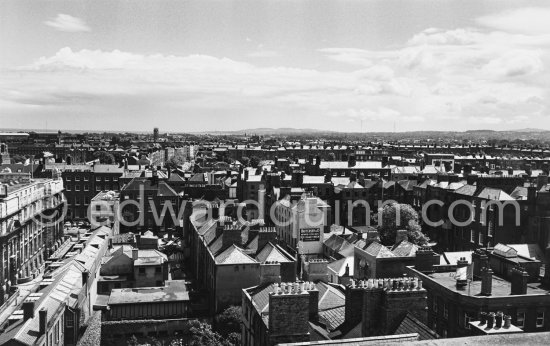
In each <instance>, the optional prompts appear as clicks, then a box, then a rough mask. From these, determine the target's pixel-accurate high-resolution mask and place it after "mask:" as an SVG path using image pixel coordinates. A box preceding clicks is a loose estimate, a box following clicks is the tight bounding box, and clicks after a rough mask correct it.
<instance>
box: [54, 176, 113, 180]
mask: <svg viewBox="0 0 550 346" xmlns="http://www.w3.org/2000/svg"><path fill="white" fill-rule="evenodd" d="M82 180H83V181H90V178H89V177H88V176H84V177H82ZM65 181H73V178H72V177H71V176H66V177H65ZM74 181H80V176H78V175H75V177H74ZM95 181H118V177H95Z"/></svg>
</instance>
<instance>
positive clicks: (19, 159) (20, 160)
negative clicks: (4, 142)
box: [11, 154, 27, 163]
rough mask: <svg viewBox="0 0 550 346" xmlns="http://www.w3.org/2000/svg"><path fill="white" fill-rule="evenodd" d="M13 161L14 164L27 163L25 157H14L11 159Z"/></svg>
mask: <svg viewBox="0 0 550 346" xmlns="http://www.w3.org/2000/svg"><path fill="white" fill-rule="evenodd" d="M11 160H12V161H13V163H25V161H27V158H26V157H25V156H23V155H17V154H16V155H13V156H12V157H11Z"/></svg>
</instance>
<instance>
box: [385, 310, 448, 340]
mask: <svg viewBox="0 0 550 346" xmlns="http://www.w3.org/2000/svg"><path fill="white" fill-rule="evenodd" d="M413 333H417V334H418V340H432V339H437V338H438V335H437V333H435V332H434V331H433V330H431V329H430V328H428V327H427V326H426V325H425V324H424V323H422V322H420V321H419V320H418V319H417V318H416V317H414V316H413V315H412V314H411V313H407V315H405V317H404V318H403V320H402V321H401V323H399V325H398V326H397V328H396V329H395V331H394V332H393V335H399V334H413Z"/></svg>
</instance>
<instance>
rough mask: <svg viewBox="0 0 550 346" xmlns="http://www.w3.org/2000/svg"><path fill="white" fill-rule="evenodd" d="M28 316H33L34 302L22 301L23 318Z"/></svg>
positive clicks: (25, 318) (26, 318)
mask: <svg viewBox="0 0 550 346" xmlns="http://www.w3.org/2000/svg"><path fill="white" fill-rule="evenodd" d="M29 318H34V302H31V301H24V302H23V319H24V320H25V321H26V320H28V319H29Z"/></svg>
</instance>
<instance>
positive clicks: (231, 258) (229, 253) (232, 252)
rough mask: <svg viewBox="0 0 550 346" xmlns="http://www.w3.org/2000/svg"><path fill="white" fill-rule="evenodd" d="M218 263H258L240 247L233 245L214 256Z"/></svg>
mask: <svg viewBox="0 0 550 346" xmlns="http://www.w3.org/2000/svg"><path fill="white" fill-rule="evenodd" d="M216 263H218V264H243V263H258V262H257V261H255V260H254V259H253V258H252V257H250V256H248V255H247V254H245V253H244V252H243V250H242V249H240V248H239V247H237V246H235V245H231V246H230V247H228V248H227V249H226V250H225V251H223V252H222V253H221V254H219V255H218V256H216Z"/></svg>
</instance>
